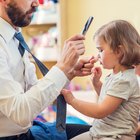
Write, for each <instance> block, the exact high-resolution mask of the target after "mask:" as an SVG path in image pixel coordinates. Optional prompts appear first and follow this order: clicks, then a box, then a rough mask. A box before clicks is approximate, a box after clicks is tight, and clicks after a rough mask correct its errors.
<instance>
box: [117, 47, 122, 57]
mask: <svg viewBox="0 0 140 140" xmlns="http://www.w3.org/2000/svg"><path fill="white" fill-rule="evenodd" d="M116 55H117V56H118V58H121V57H122V55H123V46H122V45H119V46H118V49H117V50H116Z"/></svg>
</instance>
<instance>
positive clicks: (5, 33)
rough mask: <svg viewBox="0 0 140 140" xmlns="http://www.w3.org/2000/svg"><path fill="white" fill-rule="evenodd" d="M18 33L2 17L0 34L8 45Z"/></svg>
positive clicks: (0, 19)
mask: <svg viewBox="0 0 140 140" xmlns="http://www.w3.org/2000/svg"><path fill="white" fill-rule="evenodd" d="M16 32H17V31H16V30H15V29H14V28H13V27H12V26H11V25H10V24H9V23H8V22H7V21H5V20H4V19H3V18H1V17H0V34H1V35H2V37H3V39H4V40H5V42H6V43H8V42H9V41H10V40H11V39H12V38H13V37H14V34H15V33H16Z"/></svg>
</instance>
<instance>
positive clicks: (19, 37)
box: [14, 32, 24, 42]
mask: <svg viewBox="0 0 140 140" xmlns="http://www.w3.org/2000/svg"><path fill="white" fill-rule="evenodd" d="M14 36H15V38H16V39H17V40H19V42H23V41H24V38H23V36H22V34H21V33H20V32H19V33H15V35H14Z"/></svg>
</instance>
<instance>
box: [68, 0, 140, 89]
mask: <svg viewBox="0 0 140 140" xmlns="http://www.w3.org/2000/svg"><path fill="white" fill-rule="evenodd" d="M66 5H67V8H66V20H67V25H66V29H67V36H66V37H70V36H71V35H73V34H75V33H79V32H81V30H82V28H83V26H84V24H85V22H86V20H87V19H88V17H89V16H91V15H92V16H94V21H93V23H92V26H91V27H90V29H89V31H88V33H87V35H86V41H85V45H86V53H85V55H86V56H89V55H96V54H97V49H96V48H95V44H94V42H93V40H92V37H93V34H94V32H95V31H96V30H97V29H98V28H99V27H100V26H101V25H103V24H105V23H107V22H109V21H111V20H114V19H125V20H128V21H130V22H131V23H132V24H133V25H135V27H136V28H137V29H138V31H140V14H139V9H140V8H139V7H140V1H139V0H66ZM103 72H104V73H103V77H105V75H106V74H107V73H108V72H107V71H105V70H104V71H103ZM87 79H89V77H88V78H76V79H75V80H74V82H78V83H81V84H82V86H85V84H86V81H87Z"/></svg>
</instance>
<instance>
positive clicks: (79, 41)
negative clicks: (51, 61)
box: [56, 35, 85, 80]
mask: <svg viewBox="0 0 140 140" xmlns="http://www.w3.org/2000/svg"><path fill="white" fill-rule="evenodd" d="M84 39H85V37H84V36H83V35H75V36H73V37H71V38H70V39H68V40H67V41H66V42H65V45H64V47H63V50H62V54H61V57H60V59H59V61H58V62H57V64H56V66H57V67H59V68H60V69H61V70H62V71H63V72H64V73H65V74H66V76H67V77H68V79H69V80H71V79H72V78H71V71H72V70H73V68H74V67H75V65H76V64H77V61H78V59H79V56H80V55H83V54H84V52H85V46H84V42H83V40H84Z"/></svg>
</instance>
